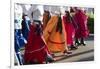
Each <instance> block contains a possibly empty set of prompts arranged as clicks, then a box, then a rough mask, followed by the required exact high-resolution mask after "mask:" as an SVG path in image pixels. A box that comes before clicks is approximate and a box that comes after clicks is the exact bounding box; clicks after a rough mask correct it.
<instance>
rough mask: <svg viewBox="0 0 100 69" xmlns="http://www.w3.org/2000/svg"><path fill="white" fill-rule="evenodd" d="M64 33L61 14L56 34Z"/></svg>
mask: <svg viewBox="0 0 100 69" xmlns="http://www.w3.org/2000/svg"><path fill="white" fill-rule="evenodd" d="M58 31H59V32H60V33H62V19H61V14H60V15H59V16H58V23H57V28H56V32H58Z"/></svg>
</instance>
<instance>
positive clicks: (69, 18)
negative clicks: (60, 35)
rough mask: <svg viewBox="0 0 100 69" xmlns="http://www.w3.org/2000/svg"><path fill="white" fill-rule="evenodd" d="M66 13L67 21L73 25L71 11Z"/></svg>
mask: <svg viewBox="0 0 100 69" xmlns="http://www.w3.org/2000/svg"><path fill="white" fill-rule="evenodd" d="M65 13H66V16H67V19H66V21H67V22H69V23H72V19H71V15H70V12H69V11H65Z"/></svg>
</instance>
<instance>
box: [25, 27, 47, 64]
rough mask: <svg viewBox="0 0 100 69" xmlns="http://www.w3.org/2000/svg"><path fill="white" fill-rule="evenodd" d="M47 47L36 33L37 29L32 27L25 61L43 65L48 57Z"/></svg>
mask: <svg viewBox="0 0 100 69" xmlns="http://www.w3.org/2000/svg"><path fill="white" fill-rule="evenodd" d="M46 50H47V47H46V45H45V43H44V41H43V40H42V38H41V36H40V35H37V34H36V32H35V27H34V26H33V25H31V26H30V32H29V36H28V43H27V45H26V47H25V54H24V61H25V63H26V64H29V63H32V64H33V63H40V64H41V63H43V62H44V61H45V59H46V57H47V51H46Z"/></svg>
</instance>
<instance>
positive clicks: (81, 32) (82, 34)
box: [74, 8, 89, 46]
mask: <svg viewBox="0 0 100 69" xmlns="http://www.w3.org/2000/svg"><path fill="white" fill-rule="evenodd" d="M75 11H76V13H75V15H74V19H75V21H76V23H77V25H78V29H77V30H76V33H75V38H76V40H75V44H77V45H81V44H82V45H84V46H85V45H86V44H85V42H84V39H85V38H86V37H87V36H88V35H89V30H88V26H87V20H88V16H87V15H86V14H85V12H84V11H83V10H81V9H77V8H75ZM79 39H80V43H79V41H78V40H79Z"/></svg>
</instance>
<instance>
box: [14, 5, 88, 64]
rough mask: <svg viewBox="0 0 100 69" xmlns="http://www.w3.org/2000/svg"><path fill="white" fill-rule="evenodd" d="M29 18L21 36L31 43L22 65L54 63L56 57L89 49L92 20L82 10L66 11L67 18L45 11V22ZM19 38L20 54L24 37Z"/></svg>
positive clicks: (25, 21) (24, 19)
mask: <svg viewBox="0 0 100 69" xmlns="http://www.w3.org/2000/svg"><path fill="white" fill-rule="evenodd" d="M72 10H73V11H72ZM26 17H28V16H27V15H23V21H22V29H21V32H22V35H23V37H25V39H26V41H27V42H26V43H24V46H25V50H24V55H23V61H22V62H20V64H43V63H48V62H52V61H54V56H55V55H54V54H55V53H59V52H60V53H63V54H64V55H67V54H71V53H72V52H71V50H76V49H78V46H79V45H83V46H85V45H86V44H85V42H84V38H86V37H87V36H88V34H89V32H88V28H87V19H88V17H87V15H86V13H85V12H84V11H83V10H81V9H78V8H76V7H71V9H70V11H65V14H64V15H62V14H61V13H55V14H53V15H51V14H50V12H49V11H47V10H44V14H43V20H42V22H41V21H39V20H33V22H30V21H29V20H27V18H26ZM42 23H43V24H42ZM27 24H28V25H27ZM15 32H16V31H15ZM15 34H16V36H17V37H16V36H15V38H16V40H15V50H16V52H17V50H18V48H17V47H18V41H19V40H18V39H19V38H20V36H19V35H18V34H17V33H15ZM18 36H19V37H18ZM21 37H22V36H21ZM79 40H80V41H79ZM24 41H25V40H24ZM20 42H21V39H20ZM20 42H19V43H20ZM21 44H22V42H21ZM21 46H23V45H21Z"/></svg>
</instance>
